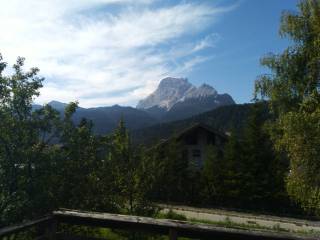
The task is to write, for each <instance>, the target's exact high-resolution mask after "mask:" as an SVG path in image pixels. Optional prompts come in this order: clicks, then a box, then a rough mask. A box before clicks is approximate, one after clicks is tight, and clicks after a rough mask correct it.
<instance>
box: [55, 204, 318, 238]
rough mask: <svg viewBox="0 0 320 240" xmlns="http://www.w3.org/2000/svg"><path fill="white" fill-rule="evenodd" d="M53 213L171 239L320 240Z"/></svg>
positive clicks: (100, 215) (150, 220) (63, 219)
mask: <svg viewBox="0 0 320 240" xmlns="http://www.w3.org/2000/svg"><path fill="white" fill-rule="evenodd" d="M53 216H54V218H55V219H56V221H57V222H58V223H68V224H75V225H84V226H97V227H107V228H115V229H126V230H134V231H147V232H151V233H158V234H166V235H169V237H170V239H177V237H178V236H179V237H195V238H201V239H203V238H205V239H217V240H227V239H228V240H251V239H252V240H257V239H259V240H316V239H318V240H319V238H312V237H302V236H297V235H293V234H289V233H277V232H267V231H249V230H240V229H232V228H223V227H215V226H212V225H208V224H195V223H190V222H185V221H176V220H167V219H154V218H149V217H139V216H129V215H119V214H109V213H95V212H83V211H77V210H60V211H55V212H54V213H53Z"/></svg>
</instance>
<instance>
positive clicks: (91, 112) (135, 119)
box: [33, 101, 157, 135]
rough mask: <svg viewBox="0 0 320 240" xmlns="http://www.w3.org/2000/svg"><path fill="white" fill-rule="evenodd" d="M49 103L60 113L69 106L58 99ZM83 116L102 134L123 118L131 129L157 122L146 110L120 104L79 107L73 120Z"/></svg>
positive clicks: (114, 126) (110, 129)
mask: <svg viewBox="0 0 320 240" xmlns="http://www.w3.org/2000/svg"><path fill="white" fill-rule="evenodd" d="M48 104H49V105H50V106H52V107H53V108H54V109H56V110H58V111H59V112H60V113H62V112H63V111H64V108H65V107H66V106H67V104H65V103H61V102H58V101H51V102H49V103H48ZM41 107H42V106H41V105H37V104H34V105H33V109H34V110H37V109H40V108H41ZM82 118H86V119H88V120H91V121H92V122H93V125H94V126H93V131H94V133H96V134H100V135H103V134H108V133H110V132H112V131H113V130H114V129H115V128H116V127H117V125H118V123H119V121H120V120H121V118H123V119H124V121H125V123H126V126H127V128H128V129H129V130H134V129H138V128H143V127H147V126H151V125H153V124H155V123H157V120H156V119H154V118H153V117H151V116H150V115H149V114H148V113H146V112H145V111H142V110H139V109H136V108H132V107H121V106H118V105H115V106H111V107H98V108H81V107H79V108H77V110H76V112H75V113H74V115H73V120H74V122H75V123H79V122H80V121H81V119H82Z"/></svg>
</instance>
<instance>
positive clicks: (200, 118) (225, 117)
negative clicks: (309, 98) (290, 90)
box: [132, 103, 268, 146]
mask: <svg viewBox="0 0 320 240" xmlns="http://www.w3.org/2000/svg"><path fill="white" fill-rule="evenodd" d="M253 105H254V104H234V105H229V106H222V107H219V108H217V109H214V110H212V111H209V112H205V113H202V114H199V115H196V116H193V117H191V118H187V119H184V120H180V121H174V122H168V123H160V124H156V125H153V126H150V127H147V128H142V129H138V130H134V131H132V139H133V141H134V143H136V144H145V145H149V146H150V145H152V144H154V143H156V142H157V141H159V140H161V139H167V138H169V137H170V136H172V135H174V134H175V133H179V132H180V131H182V130H183V129H185V128H188V127H190V126H191V125H193V124H196V123H204V124H206V125H208V126H210V127H212V128H213V129H216V130H219V131H221V132H224V133H228V132H229V133H230V132H231V131H232V130H235V131H237V132H238V133H239V134H240V135H241V132H242V131H243V128H244V127H245V124H246V122H247V120H248V117H249V113H250V110H251V109H252V108H253ZM259 105H261V106H262V108H263V116H262V117H263V118H264V119H267V118H268V108H267V104H266V103H259Z"/></svg>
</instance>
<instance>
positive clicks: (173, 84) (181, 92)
mask: <svg viewBox="0 0 320 240" xmlns="http://www.w3.org/2000/svg"><path fill="white" fill-rule="evenodd" d="M231 104H235V102H234V101H233V99H232V97H231V96H230V95H228V94H218V92H217V91H216V90H215V89H214V88H213V87H211V86H209V85H207V84H203V85H201V86H200V87H195V86H193V85H192V84H191V83H189V82H188V80H187V79H184V78H165V79H163V80H161V82H160V84H159V86H158V88H157V89H156V90H155V91H154V92H153V93H152V94H150V95H149V96H148V97H146V98H145V99H143V100H141V101H139V103H138V105H137V108H138V109H143V110H144V111H146V112H147V113H148V114H149V115H150V116H152V117H154V118H156V119H158V120H159V121H161V122H168V121H174V120H179V119H184V118H188V117H191V116H193V115H197V114H199V113H202V112H205V111H209V110H212V109H214V108H217V107H220V106H224V105H231Z"/></svg>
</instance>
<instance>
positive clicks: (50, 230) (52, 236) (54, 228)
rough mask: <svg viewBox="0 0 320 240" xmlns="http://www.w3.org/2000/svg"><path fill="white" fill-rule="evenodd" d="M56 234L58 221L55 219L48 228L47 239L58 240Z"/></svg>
mask: <svg viewBox="0 0 320 240" xmlns="http://www.w3.org/2000/svg"><path fill="white" fill-rule="evenodd" d="M56 233H57V220H56V219H55V218H54V217H53V218H52V219H51V220H50V222H49V224H48V226H47V233H46V235H47V238H48V239H49V240H56Z"/></svg>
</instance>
